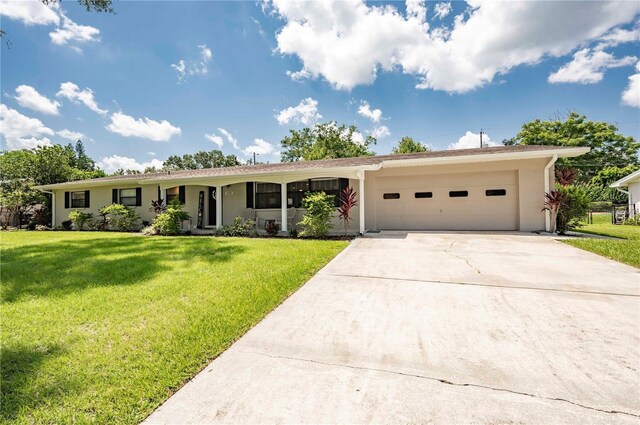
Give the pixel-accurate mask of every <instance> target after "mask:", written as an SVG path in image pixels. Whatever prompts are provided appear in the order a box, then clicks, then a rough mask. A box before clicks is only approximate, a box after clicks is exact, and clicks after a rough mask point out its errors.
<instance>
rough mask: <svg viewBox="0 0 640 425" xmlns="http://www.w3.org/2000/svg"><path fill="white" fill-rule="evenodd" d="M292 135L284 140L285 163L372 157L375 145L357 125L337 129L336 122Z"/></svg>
mask: <svg viewBox="0 0 640 425" xmlns="http://www.w3.org/2000/svg"><path fill="white" fill-rule="evenodd" d="M289 132H290V133H291V134H290V135H289V136H287V137H285V138H284V139H282V148H283V152H282V161H283V162H292V161H300V160H305V161H311V160H315V159H331V158H352V157H356V156H371V155H373V152H371V151H370V150H369V146H370V145H373V144H375V143H376V139H375V138H374V137H372V136H367V137H363V136H362V134H361V133H360V132H358V129H357V128H356V126H355V125H351V126H349V127H347V126H346V125H344V124H343V125H340V126H338V125H337V124H336V122H335V121H330V122H327V123H323V124H317V125H316V126H314V127H313V128H309V127H305V128H303V129H302V130H289ZM358 138H362V141H359V140H358Z"/></svg>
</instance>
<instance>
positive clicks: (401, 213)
mask: <svg viewBox="0 0 640 425" xmlns="http://www.w3.org/2000/svg"><path fill="white" fill-rule="evenodd" d="M376 188H377V190H376V222H377V227H378V229H381V230H394V229H395V230H517V229H518V184H517V175H516V172H515V171H500V172H484V173H465V174H439V175H415V176H403V177H378V178H377V179H376Z"/></svg>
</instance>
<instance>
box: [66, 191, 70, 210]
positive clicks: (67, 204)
mask: <svg viewBox="0 0 640 425" xmlns="http://www.w3.org/2000/svg"><path fill="white" fill-rule="evenodd" d="M70 199H71V193H69V192H65V193H64V207H65V208H69V200H70Z"/></svg>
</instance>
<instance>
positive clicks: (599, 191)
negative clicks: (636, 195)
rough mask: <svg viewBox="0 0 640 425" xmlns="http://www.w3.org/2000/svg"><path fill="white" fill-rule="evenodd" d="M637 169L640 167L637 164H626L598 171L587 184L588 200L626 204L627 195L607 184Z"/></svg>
mask: <svg viewBox="0 0 640 425" xmlns="http://www.w3.org/2000/svg"><path fill="white" fill-rule="evenodd" d="M638 169H640V166H639V165H627V166H626V167H606V168H603V169H602V170H600V171H598V173H597V174H596V175H595V176H593V178H592V179H591V180H590V181H589V183H588V184H587V194H588V195H589V200H590V201H591V202H613V203H616V204H626V203H627V195H626V194H624V193H622V192H620V191H619V190H617V189H615V188H613V187H609V186H610V185H611V183H613V182H615V181H617V180H620V179H621V178H623V177H625V176H628V175H629V174H631V173H633V172H634V171H636V170H638Z"/></svg>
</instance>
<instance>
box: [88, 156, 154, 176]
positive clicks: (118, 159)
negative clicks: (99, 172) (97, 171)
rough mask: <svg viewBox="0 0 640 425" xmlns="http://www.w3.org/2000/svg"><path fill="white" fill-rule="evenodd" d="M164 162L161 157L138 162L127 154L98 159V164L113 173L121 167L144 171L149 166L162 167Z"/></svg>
mask: <svg viewBox="0 0 640 425" xmlns="http://www.w3.org/2000/svg"><path fill="white" fill-rule="evenodd" d="M162 164H163V162H162V161H160V160H159V159H152V160H151V161H148V162H138V161H136V160H135V159H133V158H129V157H126V156H119V155H113V156H107V157H104V158H102V159H101V160H100V161H98V164H97V165H98V167H100V168H102V169H103V170H104V171H106V172H107V173H113V172H115V171H117V170H119V169H123V170H136V171H140V172H142V171H144V169H145V168H147V167H156V168H162Z"/></svg>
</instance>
